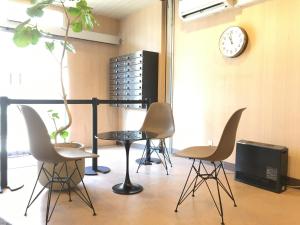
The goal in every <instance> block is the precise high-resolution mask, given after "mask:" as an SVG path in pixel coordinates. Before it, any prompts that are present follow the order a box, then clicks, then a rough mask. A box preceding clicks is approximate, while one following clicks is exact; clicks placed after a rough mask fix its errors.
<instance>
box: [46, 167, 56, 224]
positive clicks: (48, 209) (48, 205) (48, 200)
mask: <svg viewBox="0 0 300 225" xmlns="http://www.w3.org/2000/svg"><path fill="white" fill-rule="evenodd" d="M56 165H57V164H54V166H53V172H52V176H51V182H50V187H49V190H48V199H47V209H46V225H47V224H48V222H49V221H50V217H51V214H50V215H49V211H50V203H51V196H52V187H53V183H54V174H55V168H56Z"/></svg>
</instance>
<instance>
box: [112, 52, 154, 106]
mask: <svg viewBox="0 0 300 225" xmlns="http://www.w3.org/2000/svg"><path fill="white" fill-rule="evenodd" d="M157 83H158V53H157V52H150V51H144V50H143V51H138V52H135V53H131V54H127V55H122V56H118V57H115V58H111V59H110V88H109V91H110V93H109V94H110V99H113V100H142V99H150V101H151V102H156V101H157ZM113 106H117V107H126V108H135V109H140V108H146V105H142V104H128V105H126V104H114V105H113Z"/></svg>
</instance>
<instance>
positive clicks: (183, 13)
mask: <svg viewBox="0 0 300 225" xmlns="http://www.w3.org/2000/svg"><path fill="white" fill-rule="evenodd" d="M235 2H236V1H235V0H179V16H180V18H181V19H182V20H184V21H187V20H193V19H196V18H200V17H205V16H208V15H211V14H214V13H217V12H221V11H223V10H225V9H228V8H231V7H233V6H234V4H235Z"/></svg>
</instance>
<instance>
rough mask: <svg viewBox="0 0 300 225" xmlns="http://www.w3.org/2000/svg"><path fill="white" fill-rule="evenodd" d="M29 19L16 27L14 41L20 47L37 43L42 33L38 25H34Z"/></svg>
mask: <svg viewBox="0 0 300 225" xmlns="http://www.w3.org/2000/svg"><path fill="white" fill-rule="evenodd" d="M28 23H29V21H28V20H27V21H25V22H24V23H21V24H20V25H19V26H17V27H16V30H15V33H14V37H13V41H14V43H15V44H16V45H17V46H18V47H27V46H28V45H30V44H33V45H35V44H37V43H38V41H39V39H40V37H41V36H42V35H41V32H40V31H39V30H38V29H37V27H32V26H30V25H29V24H28Z"/></svg>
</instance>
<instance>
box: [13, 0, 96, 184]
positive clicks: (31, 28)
mask: <svg viewBox="0 0 300 225" xmlns="http://www.w3.org/2000/svg"><path fill="white" fill-rule="evenodd" d="M67 2H74V3H75V5H74V6H71V7H68V6H66V5H65V4H66V3H67ZM31 3H32V4H33V5H32V6H31V7H29V8H28V9H27V14H28V16H29V17H30V18H29V19H28V20H26V21H24V22H23V23H21V24H20V25H18V26H17V27H16V29H15V32H14V37H13V41H14V43H15V44H16V45H17V46H18V47H22V48H24V47H27V46H30V45H36V44H37V43H38V42H39V41H40V39H41V37H43V36H45V37H48V36H49V35H50V34H49V33H47V32H46V31H44V30H42V29H41V28H40V27H39V25H38V24H34V23H33V22H32V19H31V18H34V17H42V16H43V14H44V9H46V8H47V7H51V6H53V5H60V6H61V10H62V11H63V13H64V16H65V19H66V27H65V28H64V31H65V32H64V37H63V39H62V40H61V41H59V42H60V44H61V45H62V47H63V48H62V52H61V55H60V58H59V59H58V60H57V61H58V63H59V71H60V85H61V91H62V98H63V101H64V106H65V110H66V113H67V121H68V122H67V124H66V125H64V126H62V127H56V130H55V132H54V133H53V134H51V136H52V137H53V139H54V140H55V144H54V146H55V148H56V149H57V151H58V152H59V151H60V149H61V148H80V149H83V148H84V147H83V145H81V144H79V143H60V144H59V143H57V135H60V136H62V137H65V136H66V134H68V133H67V131H66V130H67V129H68V128H69V127H70V126H71V124H72V115H71V112H70V109H69V106H68V104H67V94H66V91H65V85H64V82H63V72H64V64H63V62H64V58H65V56H66V53H67V52H70V53H75V49H74V47H73V45H72V44H71V43H70V42H69V32H70V29H72V31H73V32H82V31H83V30H84V29H86V30H93V28H94V25H95V24H96V21H95V18H94V16H93V14H92V8H91V7H89V6H88V4H87V1H86V0H77V1H75V0H31ZM56 42H58V41H54V40H52V41H45V47H46V49H47V50H48V51H49V52H50V53H53V50H54V49H55V46H56V44H57V43H56ZM53 116H54V117H53ZM55 118H56V119H58V118H57V114H53V113H52V119H54V120H55ZM54 122H55V121H54ZM38 166H39V167H40V166H41V165H40V164H39V165H38ZM48 166H50V165H48ZM72 166H73V164H72V165H69V164H68V167H72ZM46 167H47V165H46ZM79 167H80V173H81V175H82V176H83V175H84V160H81V162H79ZM62 175H63V174H62ZM76 176H77V175H76ZM73 181H74V183H73V184H72V185H71V186H73V185H76V184H77V183H79V181H80V179H79V175H78V176H77V177H75V178H74V180H73ZM39 182H40V183H41V184H42V185H45V184H46V183H47V179H46V177H45V176H41V177H40V179H39ZM55 188H59V187H54V189H55Z"/></svg>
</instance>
